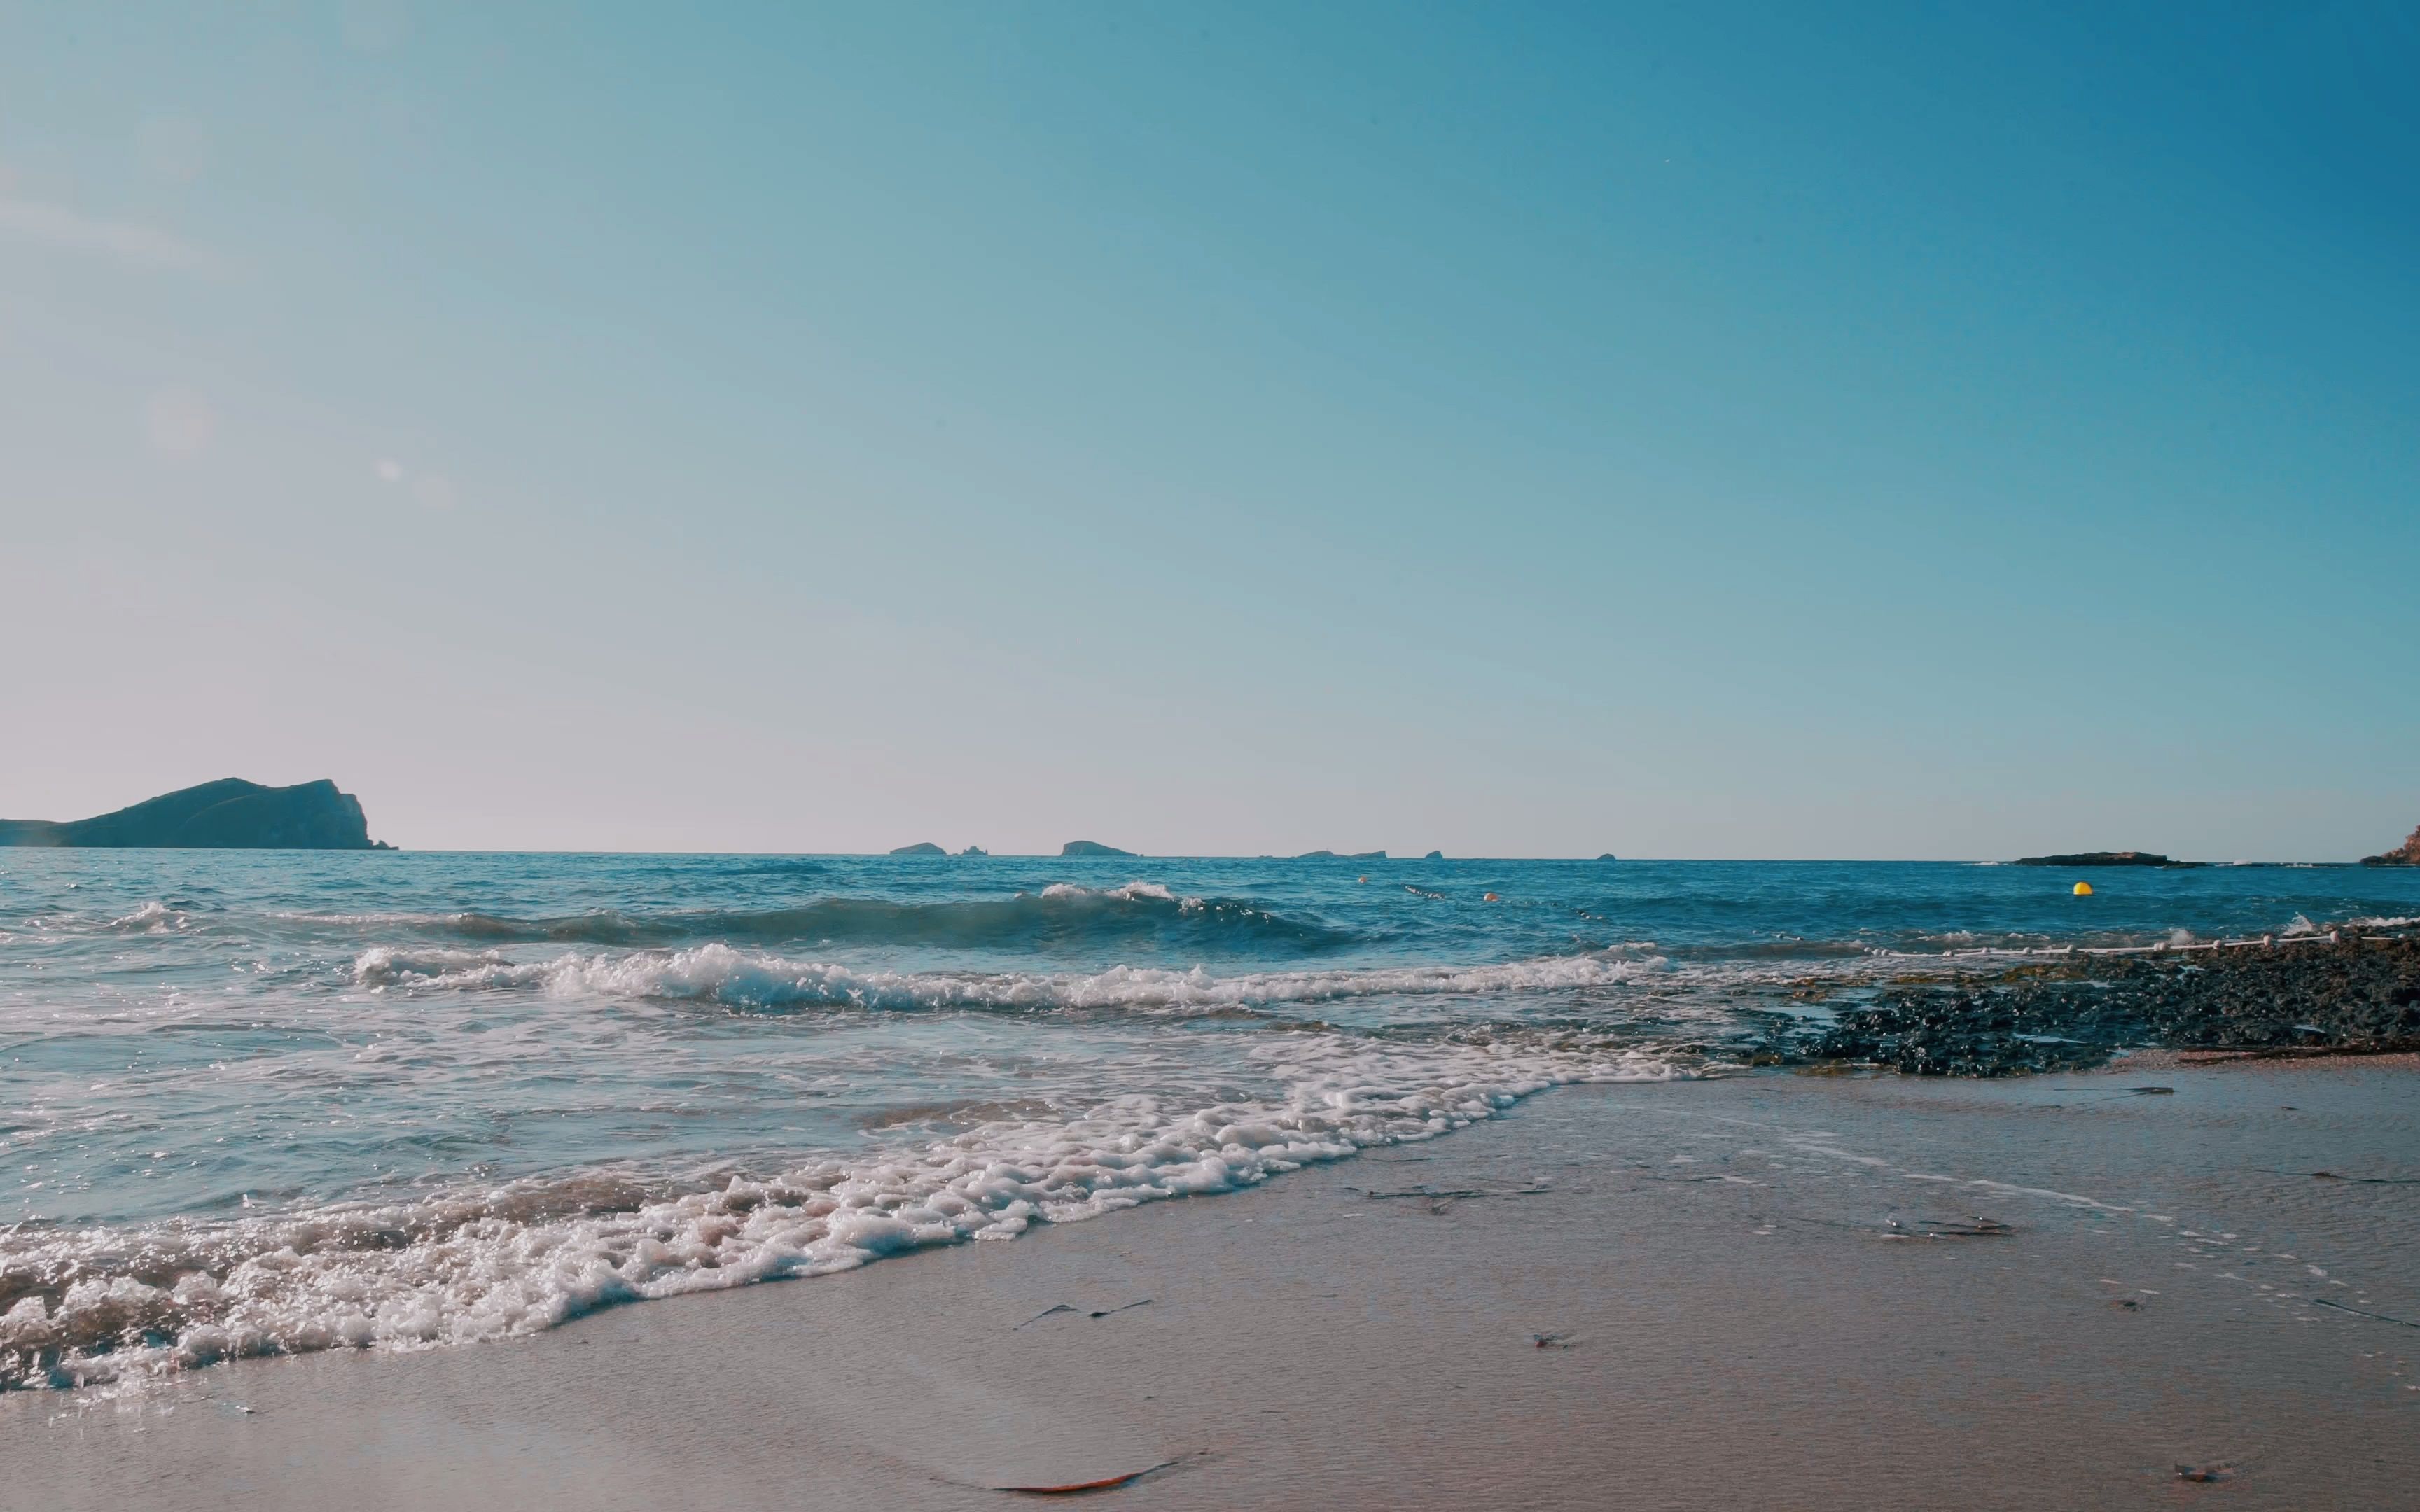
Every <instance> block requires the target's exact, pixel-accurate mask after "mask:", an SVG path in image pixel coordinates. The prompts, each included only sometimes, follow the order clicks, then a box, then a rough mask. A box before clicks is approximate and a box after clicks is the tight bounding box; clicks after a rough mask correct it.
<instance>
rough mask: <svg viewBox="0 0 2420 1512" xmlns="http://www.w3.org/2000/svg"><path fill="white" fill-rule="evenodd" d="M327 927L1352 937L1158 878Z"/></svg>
mask: <svg viewBox="0 0 2420 1512" xmlns="http://www.w3.org/2000/svg"><path fill="white" fill-rule="evenodd" d="M297 917H300V918H303V919H305V920H306V921H309V922H315V923H323V924H347V925H374V926H385V927H387V928H391V929H397V930H403V931H407V932H409V933H414V934H419V935H422V936H424V937H428V938H437V939H458V940H465V941H472V942H487V943H493V944H498V945H534V944H565V945H620V946H654V947H669V946H678V945H687V944H693V943H698V942H703V941H707V940H716V941H737V942H739V943H742V944H748V945H829V946H876V947H879V946H892V947H923V948H925V949H944V950H951V949H958V950H1020V951H1024V950H1038V951H1045V952H1048V951H1053V950H1069V951H1072V950H1100V949H1121V948H1125V949H1167V950H1171V951H1175V952H1178V953H1183V954H1192V955H1208V956H1221V955H1241V954H1265V953H1268V952H1270V951H1280V952H1283V953H1286V954H1296V955H1310V954H1316V953H1319V952H1322V951H1328V950H1336V949H1344V948H1346V947H1348V946H1351V945H1353V944H1356V943H1357V938H1358V937H1357V935H1355V934H1354V933H1353V932H1352V931H1350V930H1344V929H1339V928H1337V927H1335V926H1333V925H1330V924H1326V923H1324V922H1321V921H1319V920H1317V919H1309V918H1291V917H1288V916H1287V915H1284V914H1280V913H1275V912H1272V911H1270V910H1268V909H1265V908H1262V907H1260V906H1258V905H1256V904H1253V903H1247V902H1244V901H1242V900H1240V899H1233V898H1188V897H1180V896H1178V895H1177V894H1175V893H1173V892H1171V891H1170V890H1169V889H1168V888H1167V887H1161V886H1159V885H1158V884H1156V883H1150V882H1130V883H1127V884H1126V885H1125V886H1124V887H1077V886H1074V885H1073V884H1069V883H1054V884H1052V885H1051V886H1049V887H1044V888H1043V889H1042V890H1041V891H1040V892H1020V893H1016V894H1015V895H1013V896H1011V897H1006V898H974V899H956V900H951V901H946V902H938V903H900V902H895V901H892V900H889V899H881V898H821V899H817V900H815V901H814V902H812V903H801V904H799V905H798V906H797V907H794V908H771V909H753V910H742V911H724V910H715V909H706V910H698V911H695V912H689V913H663V914H628V913H622V912H618V911H607V912H598V913H590V914H577V915H571V916H568V917H565V918H507V917H504V916H501V915H496V914H482V913H457V914H320V915H304V916H297Z"/></svg>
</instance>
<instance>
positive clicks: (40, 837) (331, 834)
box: [0, 777, 395, 851]
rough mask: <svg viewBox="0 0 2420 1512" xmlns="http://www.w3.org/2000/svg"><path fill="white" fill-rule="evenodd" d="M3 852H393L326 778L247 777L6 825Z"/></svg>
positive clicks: (0, 835) (2, 824)
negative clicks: (283, 782) (74, 815)
mask: <svg viewBox="0 0 2420 1512" xmlns="http://www.w3.org/2000/svg"><path fill="white" fill-rule="evenodd" d="M0 845H33V846H54V847H77V846H160V847H163V848H169V849H178V850H296V851H389V850H393V849H395V847H394V846H392V845H389V844H387V843H386V842H385V841H373V840H371V839H370V830H369V820H368V818H367V817H366V816H365V814H364V813H363V812H362V800H361V799H359V798H356V797H354V796H353V795H351V794H349V793H340V792H338V791H337V790H336V784H335V783H334V782H331V781H328V780H327V779H324V778H323V779H320V780H318V781H317V782H297V783H295V784H294V785H293V786H292V787H287V788H272V787H264V786H262V785H261V784H260V783H258V782H247V781H245V780H244V779H241V778H239V777H230V778H223V779H220V780H218V781H216V782H204V783H202V784H201V785H199V786H198V787H190V788H180V789H178V791H176V792H174V793H164V794H162V795H160V796H159V797H156V798H147V799H145V800H144V801H143V802H141V803H138V804H134V805H132V807H130V808H125V809H119V810H116V811H114V812H111V813H105V814H96V815H95V816H93V817H92V818H90V819H70V820H64V821H61V820H51V819H0Z"/></svg>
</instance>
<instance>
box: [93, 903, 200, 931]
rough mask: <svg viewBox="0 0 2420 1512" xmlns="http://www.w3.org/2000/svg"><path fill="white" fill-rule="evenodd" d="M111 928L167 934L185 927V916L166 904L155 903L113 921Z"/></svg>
mask: <svg viewBox="0 0 2420 1512" xmlns="http://www.w3.org/2000/svg"><path fill="white" fill-rule="evenodd" d="M109 927H110V928H111V929H114V930H124V931H126V932H127V933H139V934H167V933H174V932H175V931H178V930H180V929H183V928H184V927H185V916H184V915H182V914H180V913H178V912H177V911H176V910H175V909H173V908H171V907H169V906H168V905H167V904H166V903H159V902H156V901H155V902H152V903H145V904H144V905H143V906H142V907H140V908H137V909H136V910H134V912H132V913H131V914H128V915H126V916H125V917H124V918H113V919H111V920H110V921H109Z"/></svg>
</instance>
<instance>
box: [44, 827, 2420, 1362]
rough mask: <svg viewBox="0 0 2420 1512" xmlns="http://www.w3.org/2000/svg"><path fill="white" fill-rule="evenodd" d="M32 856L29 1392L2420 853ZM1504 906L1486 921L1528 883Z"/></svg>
mask: <svg viewBox="0 0 2420 1512" xmlns="http://www.w3.org/2000/svg"><path fill="white" fill-rule="evenodd" d="M2074 880H2075V877H2074V875H2071V874H2070V873H2067V872H2056V871H2049V870H2037V869H2030V868H2013V867H1993V866H1972V865H1952V864H1893V863H1752V862H1737V863H1734V862H1630V861H1623V862H1613V863H1604V862H1538V861H1410V860H1391V861H1351V860H1229V859H1218V860H1202V859H1192V860H1187V859H1159V858H1133V859H1125V858H1104V859H1092V860H1060V859H1032V858H1016V857H965V858H938V859H894V858H889V857H882V858H867V857H854V856H795V857H790V856H510V855H494V856H489V855H445V854H412V853H402V854H394V855H386V854H368V855H364V854H353V853H252V854H246V853H234V852H167V851H115V852H112V851H23V850H19V851H0V1384H37V1383H44V1382H50V1383H60V1382H65V1381H73V1380H85V1379H108V1378H110V1377H112V1376H121V1375H132V1374H139V1373H144V1372H149V1371H156V1370H160V1369H165V1368H174V1367H178V1366H181V1365H193V1364H197V1363H202V1362H206V1361H208V1360H209V1359H212V1358H217V1357H220V1356H222V1355H225V1354H231V1353H235V1354H240V1353H253V1352H262V1351H268V1350H302V1349H312V1348H321V1347H330V1346H336V1345H382V1346H416V1345H423V1344H438V1343H445V1342H452V1341H458V1340H467V1339H473V1338H479V1337H487V1336H493V1335H500V1334H509V1333H513V1332H520V1331H526V1330H529V1329H533V1328H539V1327H544V1326H546V1325H548V1324H549V1323H551V1322H553V1321H558V1320H560V1319H562V1318H564V1317H567V1316H570V1315H572V1314H573V1313H576V1312H578V1311H580V1310H582V1309H584V1308H587V1307H591V1306H596V1305H599V1304H608V1303H613V1302H618V1301H625V1300H631V1299H636V1298H642V1297H647V1296H658V1295H666V1294H670V1293H674V1292H678V1291H683V1290H693V1289H699V1288H706V1287H716V1286H728V1285H735V1284H740V1283H743V1282H746V1281H751V1280H755V1279H760V1278H765V1277H770V1276H777V1275H785V1274H797V1273H813V1272H817V1271H825V1270H831V1269H838V1268H845V1266H848V1265H852V1264H856V1263H861V1261H863V1260H864V1259H867V1258H870V1257H876V1256H878V1255H881V1254H884V1253H888V1252H890V1251H892V1250H896V1249H901V1248H907V1247H912V1246H915V1245H919V1244H926V1243H934V1242H953V1241H955V1240H959V1239H968V1238H977V1239H982V1238H1005V1237H1009V1236H1012V1235H1014V1234H1015V1233H1016V1232H1017V1231H1019V1230H1021V1229H1022V1228H1023V1227H1026V1226H1027V1225H1028V1224H1030V1223H1032V1222H1033V1221H1036V1220H1038V1219H1072V1218H1080V1217H1089V1216H1094V1215H1095V1214H1098V1213H1101V1212H1105V1211H1111V1210H1114V1209H1116V1208H1119V1207H1124V1206H1130V1205H1132V1204H1133V1203H1134V1202H1138V1201H1144V1200H1151V1199H1154V1198H1156V1197H1162V1196H1177V1195H1190V1194H1201V1193H1210V1192H1215V1191H1218V1190H1221V1189H1224V1188H1229V1187H1233V1186H1235V1185H1238V1184H1244V1183H1248V1182H1251V1181H1256V1180H1262V1179H1264V1178H1265V1177H1267V1176H1269V1175H1272V1174H1276V1173H1279V1172H1281V1171H1283V1170H1287V1169H1291V1168H1293V1167H1295V1166H1296V1165H1301V1164H1304V1163H1306V1162H1309V1161H1315V1160H1325V1159H1332V1158H1337V1157H1340V1156H1343V1155H1347V1154H1349V1153H1351V1151H1352V1150H1354V1149H1359V1148H1363V1147H1366V1146H1368V1145H1370V1144H1373V1143H1379V1142H1386V1141H1390V1140H1396V1139H1403V1138H1418V1137H1425V1136H1427V1135H1430V1134H1436V1133H1441V1132H1445V1131H1447V1130H1450V1129H1451V1128H1453V1127H1457V1126H1459V1125H1460V1124H1462V1123H1466V1122H1467V1121H1469V1120H1471V1119H1477V1118H1482V1117H1486V1116H1488V1115H1489V1114H1490V1113H1492V1112H1494V1111H1496V1110H1497V1109H1499V1108H1501V1107H1502V1106H1505V1105H1508V1104H1509V1103H1511V1102H1512V1100H1514V1099H1516V1098H1518V1097H1519V1096H1522V1095H1524V1094H1526V1093H1528V1092H1530V1091H1534V1090H1536V1089H1538V1088H1542V1087H1544V1086H1549V1085H1552V1084H1554V1083H1556V1082H1559V1081H1569V1080H1578V1079H1604V1078H1611V1077H1625V1076H1629V1077H1648V1076H1666V1075H1676V1074H1688V1073H1690V1072H1692V1071H1694V1070H1696V1069H1697V1068H1699V1067H1700V1066H1702V1065H1704V1064H1707V1063H1710V1062H1712V1063H1720V1062H1721V1061H1722V1060H1723V1058H1724V1057H1725V1055H1726V1054H1727V1047H1728V1046H1729V1045H1730V1043H1731V1042H1732V1041H1734V1040H1736V1039H1737V1038H1738V1037H1740V1036H1742V1035H1743V1034H1744V1033H1745V1032H1747V1031H1748V1030H1749V1029H1750V1028H1751V1027H1752V1025H1753V1015H1754V1014H1755V1013H1757V1012H1759V1011H1774V1010H1776V1009H1778V1008H1780V1007H1781V1006H1783V1004H1784V1002H1785V1001H1786V995H1785V993H1784V989H1785V987H1786V984H1788V983H1789V982H1791V981H1792V980H1801V979H1804V978H1806V977H1808V976H1820V977H1825V978H1833V979H1838V978H1854V977H1857V976H1859V975H1860V974H1870V973H1873V972H1876V971H1878V970H1882V969H1887V968H1890V967H1892V966H1893V965H1894V964H1900V965H1903V964H1904V963H1903V962H1901V961H1900V953H1902V952H1931V953H1939V952H1942V951H1945V950H1978V949H2024V948H2028V947H2031V948H2039V947H2042V946H2055V945H2060V944H2068V943H2086V944H2093V943H2141V942H2148V941H2151V940H2157V939H2164V938H2170V937H2173V936H2174V935H2175V933H2176V932H2178V931H2184V932H2187V933H2190V934H2193V935H2195V936H2200V937H2209V936H2214V935H2225V934H2242V933H2271V932H2284V931H2287V930H2289V929H2293V928H2296V927H2298V926H2299V925H2307V924H2312V923H2316V924H2320V925H2325V924H2327V923H2331V922H2338V921H2344V920H2350V919H2364V918H2404V919H2409V918H2412V917H2413V916H2420V872H2400V871H2381V870H2361V869H2354V868H2281V867H2214V868H2209V869H2204V870H2195V871H2135V870H2123V871H2118V870H2112V871H2102V872H2094V873H2092V874H2091V880H2092V881H2093V882H2094V884H2095V886H2096V887H2097V888H2098V889H2099V890H2098V892H2097V894H2096V895H2095V896H2094V897H2092V898H2089V899H2078V898H2075V897H2073V896H2072V895H2071V892H2070V890H2069V889H2070V887H2071V884H2072V882H2073V881H2074ZM1491 895H1492V896H1491Z"/></svg>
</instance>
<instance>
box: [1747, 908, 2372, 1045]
mask: <svg viewBox="0 0 2420 1512" xmlns="http://www.w3.org/2000/svg"><path fill="white" fill-rule="evenodd" d="M2151 1046H2156V1047H2160V1048H2164V1049H2173V1050H2233V1051H2250V1052H2256V1053H2265V1054H2296V1053H2303V1054H2308V1053H2314V1052H2322V1053H2335V1054H2347V1053H2350V1054H2378V1053H2382V1052H2387V1051H2398V1050H2420V940H2415V939H2409V938H2402V937H2391V936H2381V937H2375V938H2366V939H2365V938H2359V937H2354V936H2347V937H2345V938H2344V939H2343V940H2342V941H2341V942H2340V943H2336V944H2299V943H2298V944H2286V945H2272V946H2257V947H2245V948H2242V949H2224V950H2213V951H2196V952H2192V953H2183V952H2180V953H2177V954H2173V955H2128V956H2072V957H2064V958H2061V959H2060V960H2059V961H2057V962H2055V963H2053V964H2026V965H2024V966H2020V967H2017V968H2015V969H2013V970H2007V971H2001V972H1996V973H1994V974H1993V975H1990V976H1983V975H1979V974H1978V975H1973V976H1962V977H1956V978H1951V979H1949V980H1932V981H1914V982H1899V983H1893V984H1890V985H1887V986H1885V987H1884V988H1882V989H1881V991H1880V992H1879V993H1876V994H1874V995H1872V997H1871V998H1870V1000H1869V1001H1864V1002H1860V1003H1858V1004H1857V1005H1856V1006H1852V1007H1844V1008H1843V1009H1842V1010H1841V1011H1839V1012H1838V1014H1837V1016H1835V1017H1834V1018H1833V1019H1832V1020H1831V1021H1830V1022H1829V1023H1825V1024H1820V1025H1816V1026H1803V1025H1797V1026H1780V1027H1776V1029H1775V1030H1774V1031H1773V1032H1771V1033H1770V1034H1768V1035H1767V1036H1766V1037H1765V1038H1764V1039H1763V1040H1762V1041H1760V1042H1759V1043H1758V1044H1757V1045H1756V1046H1755V1047H1754V1048H1755V1051H1756V1053H1757V1058H1759V1059H1761V1060H1766V1061H1779V1062H1782V1063H1785V1064H1801V1065H1810V1064H1811V1065H1844V1064H1846V1065H1867V1066H1884V1067H1889V1068H1891V1069H1893V1070H1896V1071H1901V1072H1913V1073H1916V1074H1917V1075H1927V1076H2008V1075H2015V1074H2020V1073H2023V1072H2043V1071H2076V1070H2082V1069H2085V1068H2088V1067H2092V1066H2098V1065H2102V1064H2103V1063H2105V1062H2106V1061H2107V1060H2108V1059H2109V1058H2110V1057H2113V1056H2115V1055H2116V1054H2118V1052H2119V1051H2121V1050H2126V1049H2135V1048H2144V1047H2151Z"/></svg>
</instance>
